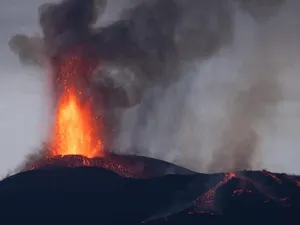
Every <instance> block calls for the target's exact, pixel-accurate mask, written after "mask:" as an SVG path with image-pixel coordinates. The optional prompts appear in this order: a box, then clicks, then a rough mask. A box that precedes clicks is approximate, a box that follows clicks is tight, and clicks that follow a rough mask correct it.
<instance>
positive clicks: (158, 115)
mask: <svg viewBox="0 0 300 225" xmlns="http://www.w3.org/2000/svg"><path fill="white" fill-rule="evenodd" d="M25 2H26V4H25ZM43 2H45V1H44V0H1V1H0V27H1V32H0V49H1V51H0V74H1V76H0V103H1V104H0V177H1V176H3V175H5V174H6V173H7V172H8V171H9V170H10V169H14V168H15V167H16V166H17V165H18V164H19V163H20V162H22V160H23V159H24V156H25V155H26V154H28V153H30V152H33V151H35V149H36V148H38V147H39V145H40V144H41V141H42V140H43V139H44V138H45V136H46V132H47V123H48V122H47V121H48V119H49V117H48V112H49V111H48V108H47V107H48V106H49V104H48V103H49V96H48V93H47V85H46V82H45V80H46V77H45V76H44V75H45V74H43V72H42V71H38V70H37V69H33V68H28V67H22V66H21V65H20V63H19V61H18V59H17V57H16V55H14V54H13V53H11V52H10V51H9V49H8V45H7V43H8V41H9V39H10V37H11V36H12V35H14V34H16V33H27V34H34V33H35V32H38V31H39V29H38V25H37V23H38V18H37V7H38V6H39V5H40V4H41V3H43ZM110 2H113V3H110V6H109V9H108V12H107V13H106V15H105V16H104V20H105V21H106V22H107V21H109V20H110V19H111V18H112V17H114V16H113V15H112V14H116V13H118V12H119V11H120V10H118V9H120V6H122V5H124V4H125V2H127V1H122V0H115V1H110ZM288 2H290V3H289V4H288V5H286V6H284V7H283V9H282V10H281V12H280V13H279V14H278V15H277V16H275V17H274V18H272V19H271V20H270V21H268V22H266V23H264V24H258V23H256V22H254V21H253V20H251V19H250V18H249V17H248V16H245V15H238V17H237V20H236V29H235V34H234V35H235V39H234V43H233V44H232V46H230V47H227V48H224V49H222V50H221V51H220V52H219V53H217V54H216V55H215V56H214V57H212V58H211V59H209V60H207V61H206V62H202V64H201V65H198V66H197V67H198V70H196V71H193V72H192V73H190V72H187V73H190V74H192V75H190V78H189V77H187V79H185V80H184V81H182V82H181V83H179V84H177V86H175V87H173V89H170V90H168V92H167V93H166V94H165V95H164V97H163V98H162V99H161V104H159V106H160V107H159V108H158V109H157V110H156V111H155V112H154V113H153V118H152V121H150V122H149V125H148V126H146V127H145V128H143V129H142V130H140V131H139V132H141V134H142V136H143V137H144V138H141V140H140V141H139V143H131V142H130V140H131V137H130V136H132V135H135V133H134V132H131V125H132V124H134V123H135V121H134V119H135V110H136V109H132V110H129V112H128V115H127V117H125V119H126V121H127V122H128V123H129V124H128V123H125V124H124V127H123V130H124V135H121V137H120V145H121V146H122V147H129V146H130V145H131V144H141V145H143V147H145V148H148V149H149V151H148V152H145V154H146V155H151V156H154V157H158V158H161V159H165V160H170V161H176V162H179V163H181V164H182V165H186V166H187V167H190V168H195V169H198V170H199V171H201V170H205V168H204V166H203V165H205V164H206V163H207V162H209V160H210V159H211V155H212V151H213V150H215V149H217V148H220V146H221V147H222V144H223V143H222V141H220V139H221V136H222V132H224V130H225V133H226V129H227V128H228V126H227V125H226V122H227V117H226V115H227V114H228V113H227V114H226V112H225V113H223V110H224V105H225V104H227V103H228V102H230V101H231V100H230V99H231V98H232V96H236V94H237V93H236V90H238V89H241V88H243V85H244V86H245V87H246V86H247V82H245V80H247V79H248V78H247V76H248V75H249V74H250V75H251V74H255V73H256V72H255V71H253V70H252V69H253V68H255V67H256V65H261V64H260V62H263V63H264V60H266V59H267V60H268V61H267V62H268V63H270V62H271V64H272V65H277V69H276V73H277V74H278V80H279V83H280V87H281V89H282V92H283V95H282V97H281V99H280V102H279V103H278V104H277V105H276V106H272V107H273V108H272V107H270V110H271V111H272V113H270V117H271V115H272V117H273V118H272V121H269V120H266V121H263V122H262V123H261V124H258V125H259V126H258V127H257V132H258V133H259V135H260V143H259V147H258V149H259V151H258V152H257V155H256V160H255V163H256V162H257V164H255V163H254V164H255V165H254V168H267V169H270V170H273V171H284V172H290V173H299V174H300V164H299V158H300V150H299V146H300V104H299V101H300V79H299V78H300V76H299V71H300V66H299V65H300V63H299V61H300V22H299V21H300V20H299V10H300V1H298V0H294V1H293V0H289V1H288ZM116 7H117V8H118V9H117V10H115V9H116ZM265 54H266V55H267V58H266V57H265ZM245 77H246V78H247V79H246V78H245ZM230 82H232V83H230ZM188 83H192V85H191V86H189V87H190V88H191V90H189V91H187V90H186V84H188ZM224 83H225V84H226V85H225V86H224ZM175 93H177V95H175ZM182 95H186V96H185V97H186V98H185V99H186V104H185V107H186V108H185V109H184V113H183V115H182V117H181V118H180V120H179V122H178V126H177V127H176V129H175V130H173V131H172V132H169V130H168V126H169V124H171V125H173V124H174V121H173V117H172V116H170V115H173V114H174V110H173V109H176V108H177V107H178V105H180V107H181V106H182ZM177 97H178V98H177ZM253 107H256V106H255V105H253ZM227 108H228V106H227ZM229 111H230V110H229ZM274 112H275V114H274ZM266 117H268V116H266Z"/></svg>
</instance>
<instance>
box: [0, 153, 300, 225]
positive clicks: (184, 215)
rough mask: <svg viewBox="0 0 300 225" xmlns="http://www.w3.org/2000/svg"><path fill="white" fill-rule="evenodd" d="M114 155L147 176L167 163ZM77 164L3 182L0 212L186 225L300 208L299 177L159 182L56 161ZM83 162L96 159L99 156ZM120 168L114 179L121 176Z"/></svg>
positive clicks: (241, 175)
mask: <svg viewBox="0 0 300 225" xmlns="http://www.w3.org/2000/svg"><path fill="white" fill-rule="evenodd" d="M118 157H119V158H118ZM117 158H118V159H119V160H120V161H122V162H123V164H122V166H124V165H125V164H126V163H124V162H127V164H128V165H129V164H130V163H129V162H130V160H132V161H131V162H134V161H135V163H137V162H138V161H140V162H143V164H147V165H148V167H147V168H148V170H147V171H148V172H147V173H146V174H148V175H149V174H151V173H150V170H151V168H152V169H154V170H155V169H156V171H158V169H159V168H161V169H162V168H167V167H170V166H171V164H169V163H166V162H162V161H157V160H154V159H148V158H145V157H129V156H115V162H116V159H117ZM83 159H84V160H87V159H85V158H83V157H81V158H80V156H65V157H55V158H53V159H51V160H50V159H48V160H46V161H44V162H47V163H50V164H48V166H46V164H45V165H44V166H42V163H41V161H40V164H39V166H38V167H39V168H38V169H32V170H29V171H25V172H21V173H19V174H16V175H13V176H10V177H8V178H6V179H4V180H2V181H1V182H0V212H1V214H2V215H14V216H19V215H26V216H47V217H52V216H67V217H70V219H71V220H72V217H73V216H87V217H91V216H93V217H98V218H97V221H99V223H100V224H122V225H124V224H130V225H134V224H141V223H144V224H184V225H185V224H188V225H190V224H201V223H202V224H209V223H210V224H228V222H229V221H228V217H225V216H230V218H235V219H236V220H237V221H238V219H239V218H244V220H245V218H249V219H255V220H256V221H258V220H261V219H262V218H272V217H273V216H274V215H281V216H297V215H298V211H299V209H300V205H299V204H300V203H299V202H300V201H299V200H300V182H299V180H300V177H297V176H288V175H286V174H274V173H270V172H267V171H243V172H237V173H225V174H222V173H219V174H210V175H207V174H196V173H192V172H190V173H191V174H190V175H164V176H163V173H162V174H161V176H159V177H153V176H152V178H133V176H132V177H128V176H127V177H124V176H121V175H119V174H117V173H116V172H118V171H116V170H115V172H114V171H112V170H113V169H111V168H112V167H111V166H108V167H107V168H108V169H104V168H99V167H89V166H84V167H76V165H75V164H76V163H75V164H73V166H70V164H68V166H70V167H68V166H67V167H63V163H62V162H64V163H66V162H68V163H70V162H72V163H74V162H79V161H80V160H83ZM121 159H122V160H121ZM129 159H130V160H129ZM89 160H90V162H94V161H97V162H100V159H89ZM93 160H94V161H93ZM120 161H119V162H120ZM102 162H103V161H102ZM110 162H112V161H110ZM145 162H147V163H145ZM133 164H134V163H133ZM65 165H66V164H65ZM82 165H84V164H82ZM99 165H100V164H98V166H99ZM149 165H152V166H149ZM162 165H164V166H162ZM93 166H95V165H93ZM171 167H173V168H179V167H177V166H175V165H172V166H171ZM36 168H37V167H36ZM133 168H135V167H132V169H133ZM145 168H146V167H145ZM122 171H123V170H122ZM122 171H121V172H120V174H123V175H124V173H123V172H122ZM177 171H185V170H184V169H183V168H181V169H179V170H177ZM186 171H188V170H186ZM186 171H185V172H186ZM139 174H141V173H139ZM154 174H158V172H155V173H153V174H152V175H154ZM125 175H126V174H125ZM129 175H132V173H130V174H129ZM136 175H137V174H135V176H136ZM136 177H137V176H136ZM141 177H145V176H141ZM150 177H151V176H150ZM73 218H75V217H73ZM249 221H250V220H248V219H247V221H245V222H244V223H247V222H249ZM251 221H252V220H251ZM28 222H29V221H28ZM273 222H274V221H273ZM277 222H278V221H277Z"/></svg>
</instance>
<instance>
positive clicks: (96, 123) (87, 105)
mask: <svg viewBox="0 0 300 225" xmlns="http://www.w3.org/2000/svg"><path fill="white" fill-rule="evenodd" d="M57 68H58V70H57V73H56V79H55V84H54V86H55V87H58V88H57V89H56V91H57V93H58V97H57V99H58V100H57V108H56V116H55V121H54V132H53V135H52V136H53V137H52V139H51V152H50V154H51V155H52V156H57V155H60V156H65V155H81V156H85V157H88V158H93V157H96V156H98V157H99V156H102V155H103V144H102V141H101V139H100V138H99V135H100V132H99V129H100V128H101V121H100V119H99V118H97V117H95V116H94V115H93V110H92V99H91V97H90V96H86V92H85V88H86V86H87V83H86V82H87V76H88V75H89V74H91V68H92V67H91V66H89V65H88V64H87V62H86V61H85V60H83V59H82V57H79V56H76V55H75V56H74V55H70V56H67V57H64V58H62V60H61V62H60V63H58V66H57ZM59 89H61V90H59Z"/></svg>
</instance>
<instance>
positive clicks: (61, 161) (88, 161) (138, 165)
mask: <svg viewBox="0 0 300 225" xmlns="http://www.w3.org/2000/svg"><path fill="white" fill-rule="evenodd" d="M57 167H69V168H75V167H99V168H104V169H108V170H111V171H113V172H115V173H117V174H119V175H121V176H123V177H135V178H150V177H158V176H164V175H166V174H181V175H188V174H195V172H193V171H190V170H188V169H185V168H183V167H180V166H176V165H174V164H171V163H168V162H165V161H162V160H158V159H153V158H149V157H143V156H134V155H117V154H113V153H108V154H106V155H105V157H95V158H87V157H85V156H81V155H66V156H54V157H47V158H44V159H41V160H39V161H37V162H36V163H35V164H34V165H32V166H29V167H28V168H25V171H26V170H32V169H53V168H57Z"/></svg>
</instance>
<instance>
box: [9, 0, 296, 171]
mask: <svg viewBox="0 0 300 225" xmlns="http://www.w3.org/2000/svg"><path fill="white" fill-rule="evenodd" d="M290 2H293V1H292V0H290ZM105 5H106V4H105V1H102V0H98V1H97V0H85V1H81V0H65V1H63V2H61V3H55V4H54V3H53V4H52V3H51V4H45V5H43V6H41V7H40V9H39V15H40V25H41V27H42V31H43V34H42V36H41V37H37V36H35V37H27V36H25V35H16V36H15V37H13V38H12V40H11V41H10V43H9V44H10V46H11V49H12V50H13V51H14V52H17V53H18V55H19V57H20V60H21V61H22V62H23V63H26V64H28V63H30V64H36V65H39V66H45V65H48V63H49V62H50V64H51V63H52V62H53V61H55V60H56V58H57V57H59V56H60V55H61V54H64V53H65V52H69V51H72V50H73V49H74V48H75V47H77V46H80V47H81V49H84V51H83V52H84V53H83V54H84V56H85V57H87V58H90V59H92V60H95V61H96V62H97V63H98V67H97V70H96V71H95V73H94V74H93V75H92V76H91V77H90V78H89V79H90V80H89V83H90V88H92V89H93V88H96V89H98V90H100V91H101V93H105V96H106V99H107V105H106V106H107V108H106V111H107V112H109V113H107V114H109V116H110V117H113V118H112V119H111V120H112V121H113V123H114V124H115V125H116V124H117V125H116V127H118V130H119V132H118V135H117V136H115V137H114V146H115V148H116V149H117V151H119V152H122V153H131V154H142V155H147V156H152V157H157V158H160V159H164V160H167V161H171V162H175V163H177V164H180V165H182V166H185V167H188V168H190V169H194V170H197V171H202V172H215V171H220V170H237V169H239V170H240V169H249V168H250V169H251V168H257V167H260V166H264V165H265V164H264V162H261V161H260V160H258V158H259V157H260V154H261V149H260V146H261V145H262V144H261V143H262V138H261V137H262V134H261V133H262V131H261V130H263V129H264V127H263V126H265V127H266V126H268V124H272V119H271V118H272V117H273V115H274V114H275V111H276V110H275V109H276V107H277V105H278V103H279V100H281V99H282V93H281V88H280V87H279V86H280V85H279V75H280V74H282V71H283V66H285V61H284V60H281V58H280V56H278V55H274V53H278V52H280V51H279V50H278V52H276V50H273V45H274V46H278V45H280V44H283V43H282V41H283V40H284V38H283V39H282V40H281V39H276V38H275V37H274V36H273V35H276V34H279V33H280V32H279V31H278V29H277V28H278V26H276V25H274V24H277V21H278V20H280V18H281V17H282V15H281V14H284V12H283V11H284V10H288V9H286V8H287V5H288V4H285V1H284V0H277V1H271V0H270V1H269V0H261V1H255V0H254V1H250V0H224V1H219V0H202V1H199V0H144V1H132V2H131V7H129V8H127V9H126V10H124V11H123V12H122V13H121V16H120V18H119V19H117V20H116V21H115V22H113V23H111V24H109V25H106V26H102V27H97V26H96V24H98V23H99V20H100V21H101V15H102V13H103V12H105ZM280 15H281V17H280ZM282 26H283V25H282ZM266 31H268V32H266ZM279 48H280V47H276V48H275V49H279ZM279 61H280V62H279ZM280 63H281V64H280ZM283 64H284V65H283ZM116 87H118V88H116ZM120 87H121V90H122V91H121V92H120V91H119V90H120ZM124 96H126V98H125V99H124ZM119 120H121V121H119ZM135 147H137V148H136V149H141V150H139V152H138V153H137V152H135V151H134V150H132V149H133V148H135Z"/></svg>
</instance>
